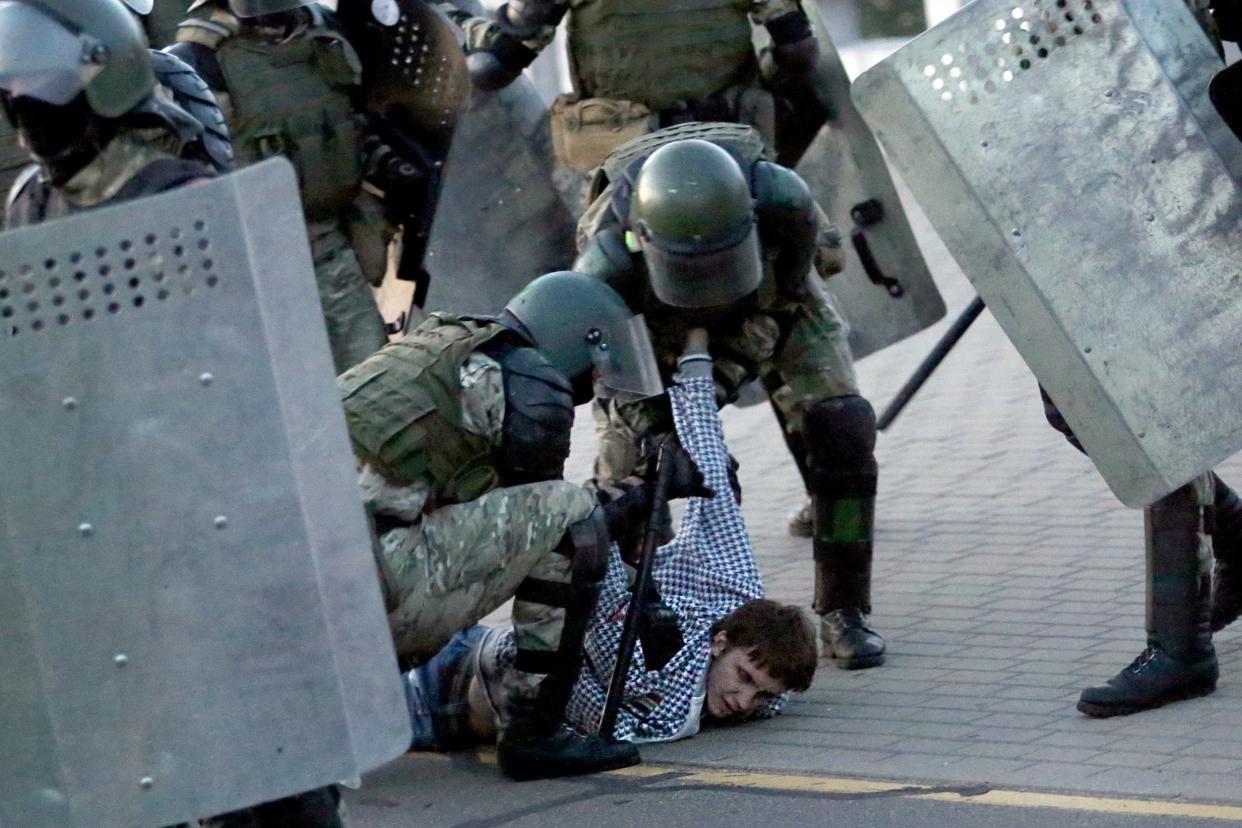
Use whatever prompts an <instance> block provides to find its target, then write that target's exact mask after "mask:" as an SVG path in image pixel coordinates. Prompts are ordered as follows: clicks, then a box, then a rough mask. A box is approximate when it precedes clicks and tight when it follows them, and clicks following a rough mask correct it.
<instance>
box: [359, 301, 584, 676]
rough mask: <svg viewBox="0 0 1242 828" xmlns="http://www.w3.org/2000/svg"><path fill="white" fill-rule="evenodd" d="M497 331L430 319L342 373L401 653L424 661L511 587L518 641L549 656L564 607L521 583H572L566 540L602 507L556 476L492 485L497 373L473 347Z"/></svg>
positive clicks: (501, 391)
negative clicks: (529, 594) (528, 591)
mask: <svg viewBox="0 0 1242 828" xmlns="http://www.w3.org/2000/svg"><path fill="white" fill-rule="evenodd" d="M505 336H506V333H505V329H504V328H503V327H502V326H500V325H499V324H497V323H494V322H474V321H471V320H458V319H456V318H454V317H451V316H449V315H446V314H433V315H432V316H431V317H430V318H429V319H428V320H427V321H425V322H424V323H423V324H422V325H420V326H419V327H418V328H416V329H415V330H414V331H412V332H411V333H410V334H408V335H407V336H406V337H404V338H403V339H401V340H399V341H397V342H394V343H392V344H390V345H388V346H387V347H385V348H384V349H382V350H380V351H379V352H377V353H376V354H374V355H373V356H372V357H370V358H369V359H367V360H366V361H364V362H363V363H361V364H360V365H358V366H356V367H355V368H354V369H352V370H350V371H347V372H346V373H345V374H343V375H342V376H341V377H340V379H339V380H338V384H339V386H340V389H341V395H342V400H343V402H344V406H345V412H346V421H347V423H348V424H349V427H350V433H351V437H352V438H353V441H354V446H355V450H356V452H357V453H358V455H359V457H360V458H361V459H362V460H363V461H364V466H363V470H362V474H361V478H360V485H361V487H362V492H363V498H364V500H365V502H366V504H367V506H368V508H369V510H370V511H371V513H372V515H374V517H375V522H376V529H377V533H378V545H377V552H376V554H377V558H378V561H379V568H380V575H381V582H382V584H383V588H384V595H385V601H386V605H387V607H388V614H389V615H388V617H389V624H390V627H391V629H392V632H393V637H394V639H395V641H396V645H397V652H398V655H399V656H401V657H402V658H403V659H407V660H410V661H415V662H418V661H423V660H426V659H428V658H431V657H432V656H434V655H435V654H436V652H438V651H439V650H440V648H441V647H443V646H444V644H445V643H446V642H447V641H448V640H449V638H450V637H451V636H452V635H453V634H454V633H455V632H457V631H458V630H460V629H462V628H464V627H467V626H469V625H471V624H473V623H475V622H476V621H478V620H479V619H480V618H482V617H483V616H485V615H487V614H488V613H490V612H492V611H493V610H495V609H496V608H497V607H499V606H500V605H501V604H503V603H504V602H505V601H507V600H509V599H510V598H513V597H514V596H515V595H516V596H517V600H516V601H515V602H514V607H513V623H514V627H515V629H516V631H517V639H518V647H519V649H521V650H524V651H526V652H528V653H540V654H547V655H551V654H554V653H556V652H557V651H558V650H559V649H560V647H561V644H562V641H561V638H562V632H563V630H564V628H565V623H566V608H565V607H558V606H553V605H550V604H548V603H545V602H543V601H542V600H539V599H538V598H536V599H535V600H531V599H529V598H527V597H526V596H525V595H524V593H523V589H522V587H523V584H524V583H529V582H530V581H532V580H533V581H538V582H541V583H551V584H559V585H563V586H565V587H567V588H568V587H571V586H572V585H574V584H575V583H578V582H580V581H581V578H580V577H578V578H576V577H575V562H574V559H573V556H572V555H568V554H566V550H565V549H564V546H563V540H564V538H565V537H566V535H567V533H568V532H569V531H570V529H571V527H573V526H574V525H575V524H579V523H581V522H582V521H584V520H587V519H589V518H590V516H591V515H592V513H593V512H594V511H595V510H596V508H597V505H598V502H597V499H596V497H595V495H594V494H593V493H592V492H590V491H589V490H587V489H585V488H583V487H581V486H578V485H574V484H571V483H567V482H565V481H563V480H545V481H539V482H531V483H526V484H523V485H511V486H504V485H502V483H503V473H502V472H501V471H500V470H499V469H498V468H497V467H496V465H495V464H494V462H493V457H494V455H495V452H496V451H497V450H498V449H499V448H500V444H501V441H502V436H503V424H504V418H505V412H506V396H505V384H504V371H503V369H502V366H501V364H500V362H499V361H498V360H497V359H495V358H493V357H492V356H489V355H488V354H486V353H484V352H482V351H480V350H479V349H484V350H486V349H487V347H488V346H489V345H494V344H496V342H497V341H498V340H501V339H503V338H504V337H505ZM441 389H446V390H444V391H441ZM440 394H443V396H438V395H440ZM453 409H456V410H453ZM515 675H516V681H515V682H514V684H513V686H511V687H510V688H509V689H510V692H512V693H514V694H515V695H516V696H518V697H522V698H528V697H530V696H531V695H533V694H534V693H535V692H536V691H537V689H538V687H539V684H540V682H541V681H542V680H543V674H541V673H540V672H538V671H533V670H532V671H524V672H519V673H516V674H515Z"/></svg>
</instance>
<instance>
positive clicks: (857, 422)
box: [802, 394, 876, 468]
mask: <svg viewBox="0 0 1242 828" xmlns="http://www.w3.org/2000/svg"><path fill="white" fill-rule="evenodd" d="M875 435H876V424H875V409H873V408H872V407H871V403H869V402H867V400H866V399H864V398H863V397H860V396H858V395H857V394H851V395H849V396H846V397H833V398H831V399H827V400H820V401H819V402H817V403H815V404H813V405H812V406H811V407H810V408H809V409H808V410H807V412H806V414H805V415H804V416H803V418H802V440H803V442H804V443H805V444H806V449H807V456H808V458H807V459H808V460H809V461H810V463H809V465H810V466H811V467H812V468H859V467H861V466H863V465H866V464H867V463H868V462H869V461H870V460H871V459H872V456H873V454H874V453H875Z"/></svg>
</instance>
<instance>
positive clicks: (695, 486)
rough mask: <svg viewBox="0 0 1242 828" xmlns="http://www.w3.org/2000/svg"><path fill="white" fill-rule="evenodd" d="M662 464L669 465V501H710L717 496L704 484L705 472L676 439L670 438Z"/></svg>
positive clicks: (661, 460) (663, 454)
mask: <svg viewBox="0 0 1242 828" xmlns="http://www.w3.org/2000/svg"><path fill="white" fill-rule="evenodd" d="M660 462H661V463H667V464H668V465H669V477H668V499H669V500H677V499H678V498H683V497H704V498H707V499H709V500H710V499H711V498H713V497H715V496H716V493H715V492H714V491H713V490H712V489H710V488H709V487H708V486H707V484H706V483H705V482H704V480H703V472H701V471H699V467H698V466H697V465H695V463H694V458H692V457H691V456H690V453H689V452H688V451H686V450H685V449H684V448H682V446H681V443H679V442H677V441H676V440H675V439H673V438H669V440H668V442H667V443H666V444H665V447H664V451H663V453H662V454H661V457H660Z"/></svg>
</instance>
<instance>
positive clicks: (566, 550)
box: [496, 508, 641, 781]
mask: <svg viewBox="0 0 1242 828" xmlns="http://www.w3.org/2000/svg"><path fill="white" fill-rule="evenodd" d="M606 523H607V518H606V515H605V510H604V509H602V508H597V509H596V510H595V511H594V512H592V513H591V515H590V516H589V517H588V518H587V519H585V520H582V521H579V522H578V523H575V524H573V525H572V526H570V528H569V531H567V532H566V533H565V537H564V539H563V540H562V541H561V543H560V545H559V546H558V547H557V552H559V553H560V554H562V555H564V556H565V557H567V558H569V559H570V560H571V562H572V581H571V582H570V583H563V582H551V581H545V580H540V579H538V578H535V577H529V578H527V579H526V580H525V581H523V582H522V583H521V585H520V586H519V587H518V591H517V594H516V595H515V596H514V605H513V615H514V618H515V621H516V620H517V619H519V618H530V619H538V618H540V617H541V616H542V617H544V618H545V619H546V621H551V620H552V619H551V618H548V617H547V615H546V612H547V609H548V608H550V607H559V608H560V609H561V610H563V612H564V614H563V616H562V617H563V621H562V626H561V629H560V635H559V636H557V637H558V638H559V642H558V647H557V649H556V650H541V649H534V648H528V646H527V640H528V638H529V640H531V641H532V642H534V641H536V640H537V639H538V638H541V637H542V635H541V636H530V633H529V632H528V631H526V630H525V627H524V625H522V624H519V623H515V625H514V631H515V633H516V639H517V655H516V656H515V658H514V663H513V666H514V670H515V671H516V672H518V673H524V674H525V676H523V677H522V680H520V681H513V682H512V683H511V684H510V685H509V687H508V688H507V696H508V717H507V718H508V722H507V723H506V724H505V725H503V726H502V727H501V730H500V739H499V740H498V741H497V744H496V759H497V761H498V762H499V764H500V770H501V771H503V772H504V774H505V776H508V777H509V778H511V779H516V780H519V781H521V780H527V779H548V778H552V777H556V776H577V775H581V774H585V773H599V772H601V771H606V770H614V769H616V768H624V767H628V766H630V765H636V764H638V763H639V761H641V759H640V757H639V755H638V749H637V748H636V747H634V745H632V744H630V743H629V742H618V741H615V740H613V739H612V738H611V736H612V734H607V735H606V736H604V737H601V736H592V735H586V734H583V733H580V732H578V731H576V730H574V729H573V728H571V727H570V726H569V725H567V724H565V723H564V716H565V708H566V706H567V705H568V704H569V697H570V696H571V695H572V694H573V689H574V684H576V683H577V681H578V674H579V672H581V670H582V647H583V643H584V642H585V640H586V629H587V623H588V622H589V621H590V618H591V611H592V610H593V609H594V608H595V600H596V598H597V597H598V593H599V583H600V581H601V580H602V579H603V577H604V574H605V572H606V571H607V567H608V555H609V553H610V550H611V537H610V534H609V531H608V528H607V525H606ZM542 632H543V633H544V634H546V633H547V632H548V630H547V629H546V628H545V629H544V630H543V631H542Z"/></svg>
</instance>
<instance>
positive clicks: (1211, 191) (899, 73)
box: [854, 0, 1242, 506]
mask: <svg viewBox="0 0 1242 828" xmlns="http://www.w3.org/2000/svg"><path fill="white" fill-rule="evenodd" d="M1219 67H1220V63H1219V59H1218V58H1217V56H1216V53H1215V51H1214V50H1213V47H1212V45H1211V43H1210V41H1208V39H1207V38H1205V37H1204V35H1203V32H1202V30H1201V29H1200V28H1199V27H1198V25H1197V24H1196V22H1195V20H1194V18H1193V17H1192V15H1191V14H1190V12H1189V11H1188V10H1187V9H1186V8H1185V6H1184V4H1183V3H1181V2H1161V3H1153V2H1147V1H1146V0H1024V1H1023V2H1013V0H1006V1H1005V2H1000V0H978V1H977V2H975V3H973V4H971V5H970V6H968V7H967V8H965V9H964V10H962V11H961V12H959V13H958V14H957V15H955V16H953V17H951V18H949V19H948V20H947V21H945V22H944V23H943V24H941V25H940V26H937V27H936V28H934V29H932V30H931V31H930V32H928V33H926V34H924V35H923V36H922V37H919V38H917V39H916V40H914V41H913V42H912V43H910V44H909V45H907V46H906V47H904V48H903V49H901V50H900V51H898V52H897V53H896V54H894V55H893V56H891V57H890V58H889V59H887V60H885V61H884V62H882V63H881V64H879V65H878V66H876V67H874V68H873V69H871V70H870V71H869V72H867V73H866V74H864V75H863V76H862V77H860V78H859V79H858V81H857V82H856V83H855V86H854V96H855V98H856V99H857V101H858V103H859V106H860V108H861V109H862V111H863V112H864V114H865V115H866V117H867V119H868V121H869V123H870V124H871V125H872V127H873V128H874V129H875V130H876V132H877V134H878V136H879V137H880V139H881V141H882V142H883V143H884V144H885V146H886V147H887V148H888V150H889V155H890V158H891V159H893V161H894V162H895V163H896V165H897V166H898V167H899V168H900V169H901V171H902V173H903V175H904V176H905V177H906V179H907V181H908V182H909V184H910V186H911V188H912V190H913V191H914V193H915V195H916V196H917V197H918V199H919V201H920V203H921V204H922V206H923V207H924V209H925V210H926V212H927V214H928V216H929V217H930V218H931V221H932V223H933V224H934V225H935V226H936V229H937V230H938V231H939V232H940V234H941V236H942V237H943V239H944V241H945V243H946V244H947V245H948V247H949V250H950V251H951V252H952V253H953V255H954V257H955V258H956V259H957V261H958V263H959V264H960V265H961V266H962V269H963V270H964V271H965V272H966V275H967V276H968V277H969V278H970V279H971V281H972V282H973V283H974V285H975V287H976V289H977V290H978V292H979V295H980V296H981V297H982V298H983V300H984V301H985V302H986V303H987V306H988V308H989V309H990V310H991V311H992V314H993V315H994V316H995V317H996V319H997V321H998V322H999V323H1000V325H1001V326H1002V328H1004V330H1005V332H1006V333H1007V334H1008V335H1009V338H1010V339H1011V340H1012V341H1013V343H1014V345H1015V347H1017V349H1018V350H1019V352H1020V353H1021V354H1022V356H1023V358H1024V359H1025V360H1026V362H1027V364H1028V365H1030V367H1031V369H1032V370H1033V371H1034V373H1035V375H1036V376H1037V377H1038V378H1039V381H1040V382H1041V383H1043V385H1044V386H1045V387H1046V388H1047V390H1048V392H1049V394H1050V395H1051V396H1052V398H1053V400H1054V401H1055V402H1056V403H1057V406H1058V407H1059V408H1060V409H1061V412H1062V413H1063V414H1064V415H1065V418H1066V420H1067V421H1068V422H1069V424H1070V425H1071V427H1072V428H1073V429H1074V432H1075V433H1076V434H1077V435H1078V437H1079V439H1080V440H1081V441H1082V443H1083V445H1084V446H1085V447H1086V449H1087V451H1088V453H1089V454H1090V455H1091V458H1092V460H1093V461H1094V462H1095V464H1096V466H1097V467H1098V468H1099V470H1100V473H1101V474H1102V475H1103V476H1104V479H1105V480H1106V481H1107V482H1108V484H1109V486H1110V487H1112V489H1113V491H1114V492H1115V493H1116V494H1117V496H1118V497H1119V498H1120V499H1121V500H1122V501H1123V502H1124V503H1126V504H1127V505H1130V506H1141V505H1144V504H1146V503H1150V502H1151V501H1153V500H1155V499H1156V498H1158V497H1160V496H1162V495H1164V494H1166V493H1168V492H1170V491H1172V490H1173V489H1175V488H1177V487H1178V486H1180V485H1182V484H1183V483H1185V482H1187V481H1188V480H1190V479H1192V478H1193V477H1195V476H1196V475H1197V474H1199V473H1201V472H1202V471H1204V470H1205V469H1208V468H1210V467H1211V466H1212V465H1214V464H1215V463H1217V462H1219V461H1221V460H1223V459H1224V458H1225V457H1228V456H1229V455H1230V454H1232V453H1233V452H1235V451H1236V450H1238V449H1239V448H1242V407H1240V406H1239V405H1238V389H1239V388H1242V363H1240V362H1239V361H1238V360H1237V359H1236V356H1235V352H1236V349H1237V332H1238V331H1239V330H1242V304H1240V303H1238V302H1237V301H1236V300H1237V296H1238V290H1239V287H1238V283H1239V279H1240V278H1242V277H1239V276H1238V261H1239V255H1240V254H1242V228H1240V227H1239V223H1240V222H1242V195H1240V193H1239V189H1238V186H1237V181H1238V177H1239V174H1240V173H1242V151H1240V148H1239V145H1238V143H1237V141H1236V139H1234V137H1233V135H1232V134H1231V133H1230V132H1229V130H1228V128H1227V127H1226V126H1225V124H1224V123H1223V122H1222V121H1221V120H1220V118H1219V117H1218V115H1217V114H1216V112H1215V110H1214V109H1213V107H1212V105H1211V102H1210V101H1209V99H1208V84H1209V82H1210V81H1211V78H1212V76H1213V74H1214V73H1215V72H1216V71H1217V70H1218V69H1219Z"/></svg>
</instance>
